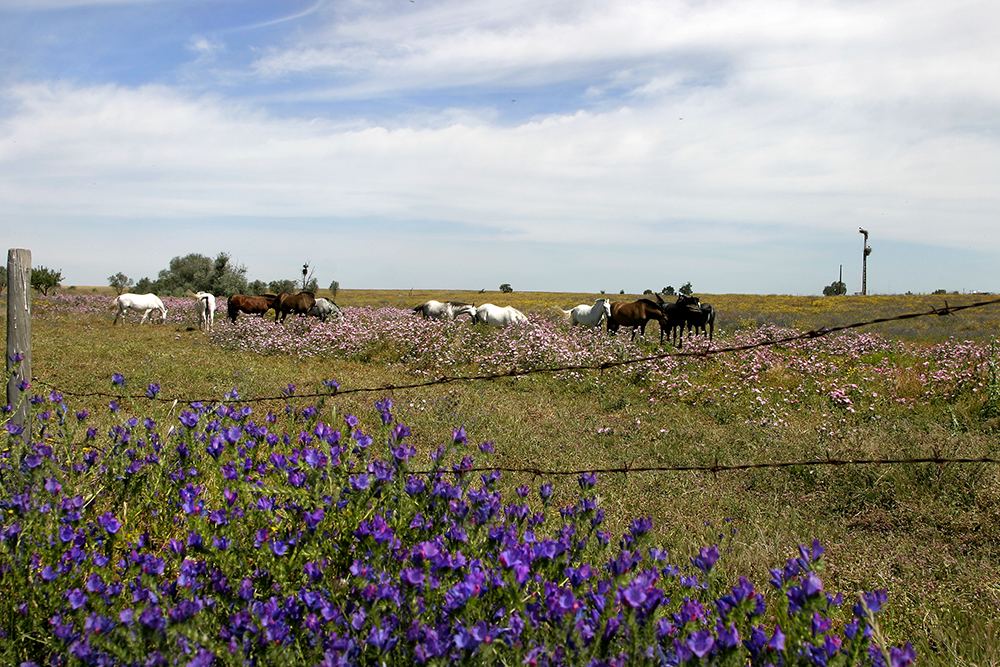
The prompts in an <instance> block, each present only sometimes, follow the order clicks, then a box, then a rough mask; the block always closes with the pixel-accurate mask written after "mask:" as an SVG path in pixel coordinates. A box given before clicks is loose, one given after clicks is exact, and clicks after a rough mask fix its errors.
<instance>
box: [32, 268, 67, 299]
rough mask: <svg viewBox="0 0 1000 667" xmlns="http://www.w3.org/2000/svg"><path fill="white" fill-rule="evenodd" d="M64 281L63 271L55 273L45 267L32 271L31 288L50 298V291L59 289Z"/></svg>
mask: <svg viewBox="0 0 1000 667" xmlns="http://www.w3.org/2000/svg"><path fill="white" fill-rule="evenodd" d="M62 279H63V275H62V270H59V271H53V270H52V269H47V268H45V267H44V266H38V267H36V268H33V269H31V286H32V287H34V288H35V289H36V290H38V291H39V292H41V293H42V294H44V295H46V296H48V294H49V290H50V289H55V288H56V287H59V283H61V282H62Z"/></svg>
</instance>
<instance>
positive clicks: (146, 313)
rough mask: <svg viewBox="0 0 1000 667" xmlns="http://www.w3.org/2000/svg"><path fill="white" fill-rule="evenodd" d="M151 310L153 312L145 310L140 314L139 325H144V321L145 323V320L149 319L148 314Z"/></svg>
mask: <svg viewBox="0 0 1000 667" xmlns="http://www.w3.org/2000/svg"><path fill="white" fill-rule="evenodd" d="M152 310H153V309H152V308H147V309H146V310H145V312H143V314H142V319H141V320H139V324H142V323H144V322H145V321H146V320H147V319H149V313H150V312H151V311H152Z"/></svg>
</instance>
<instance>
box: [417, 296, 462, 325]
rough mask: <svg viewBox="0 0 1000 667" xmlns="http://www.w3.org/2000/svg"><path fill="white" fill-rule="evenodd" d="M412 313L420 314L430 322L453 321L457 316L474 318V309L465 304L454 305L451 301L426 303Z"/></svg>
mask: <svg viewBox="0 0 1000 667" xmlns="http://www.w3.org/2000/svg"><path fill="white" fill-rule="evenodd" d="M413 312H414V313H420V314H421V315H423V316H424V317H425V318H427V319H432V320H449V321H450V320H454V319H455V318H457V317H458V316H459V315H468V316H469V317H471V318H473V319H475V318H476V307H475V306H471V305H469V304H467V303H454V302H452V301H443V302H442V301H434V300H431V301H428V302H426V303H422V304H420V305H419V306H417V307H416V308H414V309H413Z"/></svg>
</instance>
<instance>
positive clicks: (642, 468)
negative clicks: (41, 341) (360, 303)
mask: <svg viewBox="0 0 1000 667" xmlns="http://www.w3.org/2000/svg"><path fill="white" fill-rule="evenodd" d="M995 304H1000V298H995V299H988V300H984V301H977V302H974V303H969V304H963V305H959V306H950V305H948V303H947V302H945V305H944V306H943V307H941V308H932V309H931V310H927V311H917V312H910V313H903V314H899V315H892V316H887V317H878V318H872V319H868V320H863V321H859V322H853V323H850V324H844V325H838V326H830V327H821V328H817V329H812V330H809V331H806V332H803V333H798V334H791V335H787V336H781V337H777V338H771V339H767V340H762V341H757V342H753V343H746V344H742V345H730V346H722V347H705V348H699V349H697V350H683V349H678V350H673V351H670V352H663V353H658V354H651V355H645V356H642V357H633V358H629V359H620V360H614V361H605V362H601V363H595V364H566V365H560V366H545V367H536V368H526V369H511V370H508V371H504V372H498V373H484V374H474V375H455V376H441V377H438V378H434V379H429V380H424V381H419V382H410V383H403V384H384V385H379V386H373V387H347V388H340V387H337V388H331V389H330V390H329V391H320V392H303V393H294V392H283V393H281V394H280V395H273V396H255V397H239V396H234V395H227V396H225V397H223V398H218V397H211V398H191V397H168V396H161V395H159V394H158V393H157V394H153V395H151V394H149V393H143V394H123V393H113V392H107V391H86V392H84V391H74V390H72V389H66V388H62V387H60V386H59V385H57V384H54V383H50V382H47V381H45V380H42V379H39V378H32V379H33V381H35V382H37V383H38V384H40V385H42V386H45V387H47V388H49V389H50V390H51V391H56V392H58V393H60V394H63V395H65V396H73V397H80V398H109V399H112V400H121V399H134V400H147V401H153V402H161V403H173V404H174V405H177V404H181V403H183V404H195V403H202V404H227V403H231V404H250V403H263V402H274V401H282V402H287V401H291V400H299V399H316V398H323V399H328V398H337V397H341V396H346V395H350V394H361V393H376V392H381V393H386V392H388V393H392V392H395V391H399V390H408V389H420V388H425V387H433V386H439V385H445V384H451V383H458V382H490V381H495V380H500V379H505V378H517V377H525V376H529V375H538V374H557V373H565V372H586V371H604V370H608V369H612V368H619V367H624V366H630V365H636V364H643V363H650V362H656V361H660V360H663V359H670V358H708V357H711V356H715V355H720V354H731V353H735V352H744V351H749V350H754V349H759V348H766V347H774V346H779V345H786V344H790V343H795V342H798V341H806V340H814V339H818V338H823V337H825V336H829V335H831V334H835V333H839V332H843V331H848V330H852V329H859V328H862V327H867V326H872V325H875V324H881V323H885V322H895V321H900V320H908V319H914V318H919V317H929V316H938V317H942V316H947V315H952V314H954V313H957V312H960V311H963V310H969V309H973V308H983V307H986V306H991V305H995ZM924 464H937V465H984V464H985V465H996V464H1000V458H996V457H992V456H978V457H946V456H942V455H941V454H940V453H939V452H937V451H935V452H934V453H933V455H931V456H918V457H893V458H834V457H829V456H828V457H826V458H811V459H801V460H791V461H763V462H745V463H736V464H720V463H718V462H717V461H716V462H714V463H711V464H668V465H635V464H634V463H632V464H628V465H623V466H613V467H602V468H573V469H556V468H545V467H539V466H469V467H460V466H453V467H452V470H453V471H455V472H461V473H487V472H494V471H496V472H501V473H513V474H529V475H533V476H535V477H565V476H579V475H585V474H629V473H667V472H676V473H687V472H695V473H697V472H701V473H712V474H717V473H723V472H735V471H746V470H766V469H782V468H793V467H847V466H898V465H924ZM442 470H443V469H441V468H435V469H430V470H408V471H407V474H412V475H434V474H439V473H440V472H442Z"/></svg>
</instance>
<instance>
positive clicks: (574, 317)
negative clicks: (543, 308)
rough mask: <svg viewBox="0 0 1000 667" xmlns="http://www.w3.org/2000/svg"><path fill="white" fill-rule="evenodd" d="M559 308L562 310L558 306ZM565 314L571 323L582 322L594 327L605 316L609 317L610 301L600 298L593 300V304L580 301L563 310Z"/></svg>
mask: <svg viewBox="0 0 1000 667" xmlns="http://www.w3.org/2000/svg"><path fill="white" fill-rule="evenodd" d="M560 310H562V309H561V308H560ZM562 312H563V313H564V314H565V315H569V319H570V321H571V322H572V323H573V324H583V325H585V326H588V327H596V326H598V325H599V324H600V323H601V322H603V321H604V318H605V317H611V302H610V301H608V300H607V299H604V298H601V299H597V300H596V301H594V305H593V306H588V305H587V304H585V303H581V304H580V305H579V306H576V307H575V308H573V309H571V310H563V311H562Z"/></svg>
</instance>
